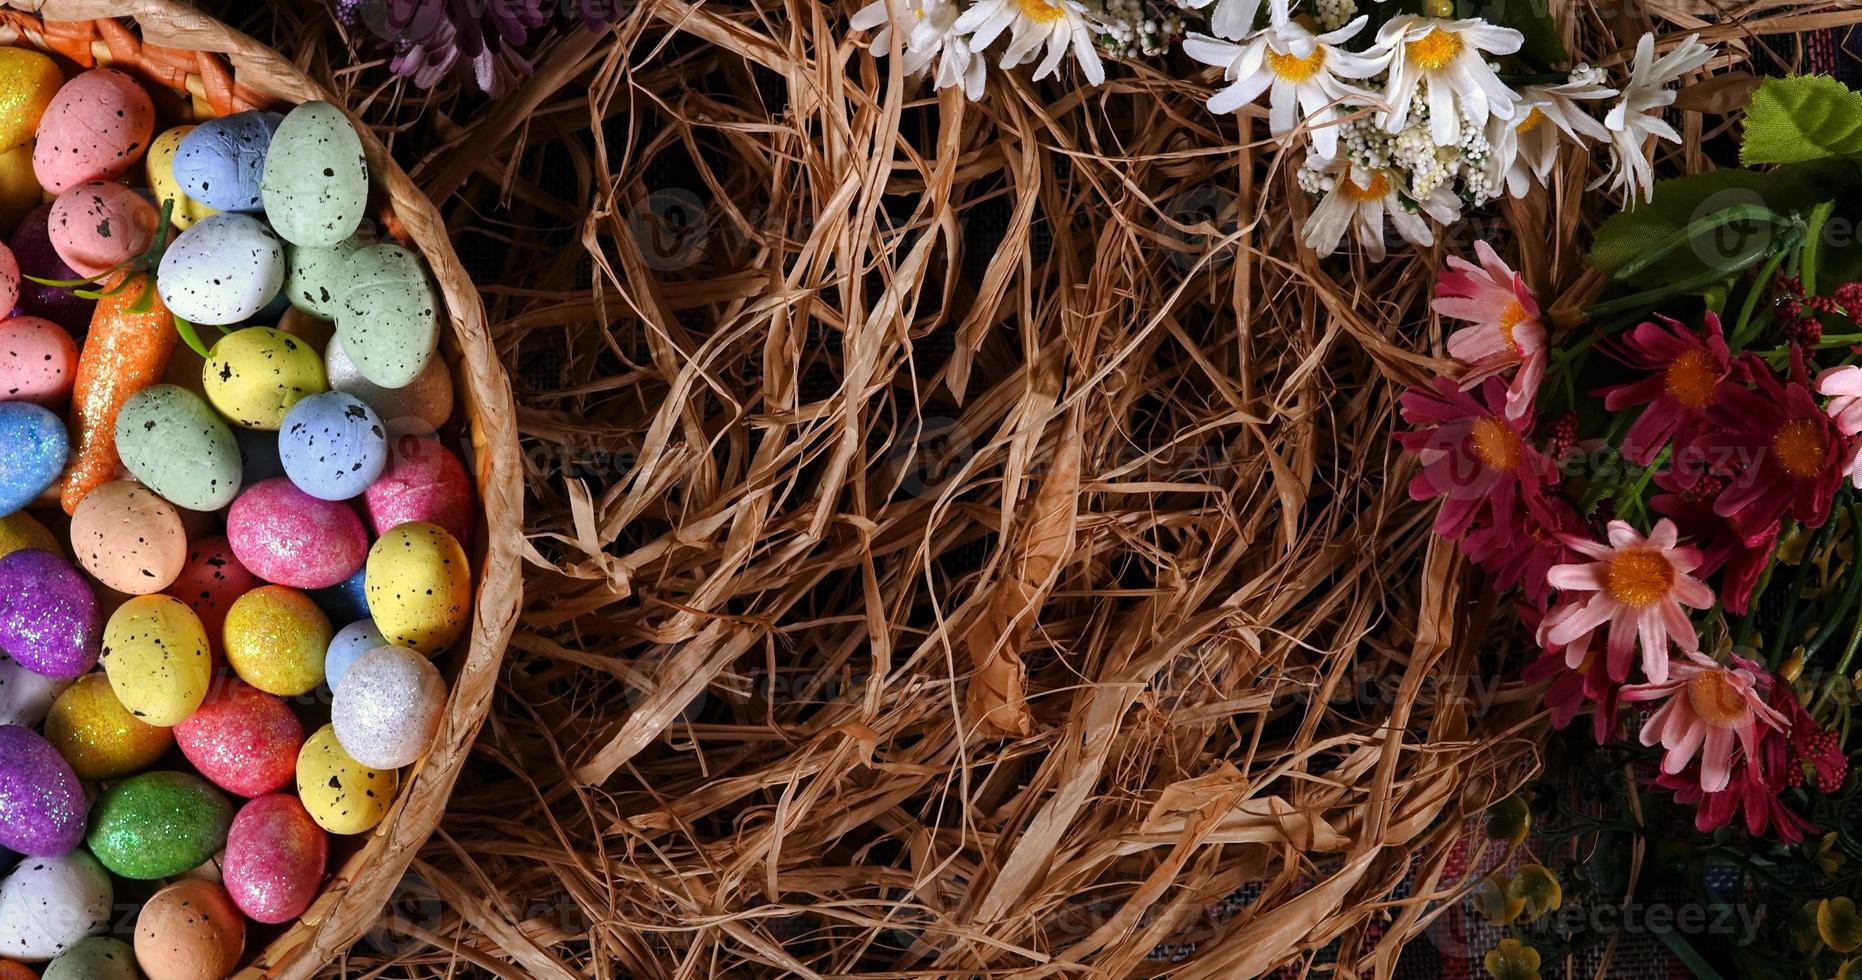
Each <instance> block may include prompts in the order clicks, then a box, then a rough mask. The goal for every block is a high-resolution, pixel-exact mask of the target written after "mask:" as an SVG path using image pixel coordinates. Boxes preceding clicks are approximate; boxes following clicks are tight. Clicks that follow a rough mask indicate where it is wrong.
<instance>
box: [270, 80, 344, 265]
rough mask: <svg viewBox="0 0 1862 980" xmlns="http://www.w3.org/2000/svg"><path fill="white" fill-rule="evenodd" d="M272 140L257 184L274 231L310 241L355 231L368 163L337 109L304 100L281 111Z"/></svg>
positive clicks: (331, 240) (324, 242) (328, 241)
mask: <svg viewBox="0 0 1862 980" xmlns="http://www.w3.org/2000/svg"><path fill="white" fill-rule="evenodd" d="M272 145H273V147H274V148H275V149H276V152H274V153H272V154H270V155H269V156H268V157H267V158H266V161H265V174H264V179H263V181H262V182H261V188H262V190H263V196H264V199H265V214H266V216H267V217H268V218H270V219H271V221H272V226H273V227H274V228H276V229H278V234H279V235H280V236H281V237H283V238H284V240H285V241H288V242H291V243H293V244H296V245H312V246H329V245H335V244H337V243H338V242H341V241H344V240H345V239H347V238H348V237H349V236H350V235H353V234H355V231H356V226H357V225H359V224H361V222H362V215H363V212H364V210H365V209H366V206H367V204H368V198H369V165H368V158H367V157H366V156H365V155H363V152H362V140H361V138H360V137H358V136H357V135H356V130H355V127H354V126H353V125H351V124H350V122H349V117H348V116H346V115H344V114H343V110H341V109H338V108H337V107H335V106H333V105H331V104H329V103H328V102H306V103H304V104H302V105H300V106H298V107H296V108H294V109H292V110H291V112H290V113H289V114H288V115H286V116H285V117H284V122H283V123H282V124H280V125H279V127H278V132H277V135H276V136H274V137H273V138H272Z"/></svg>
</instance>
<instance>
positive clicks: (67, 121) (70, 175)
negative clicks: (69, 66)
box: [32, 68, 155, 194]
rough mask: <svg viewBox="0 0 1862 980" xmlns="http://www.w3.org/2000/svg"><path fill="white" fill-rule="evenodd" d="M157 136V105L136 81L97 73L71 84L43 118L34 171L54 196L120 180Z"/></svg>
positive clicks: (105, 71)
mask: <svg viewBox="0 0 1862 980" xmlns="http://www.w3.org/2000/svg"><path fill="white" fill-rule="evenodd" d="M154 131H155V105H154V103H152V102H150V101H149V93H147V92H145V91H143V89H142V86H141V85H138V84H136V81H135V79H132V78H130V77H129V76H128V75H125V74H123V73H122V72H119V71H112V70H110V69H108V68H93V69H91V70H90V71H87V72H84V73H83V74H81V75H79V76H77V77H76V78H73V79H72V80H70V81H68V82H66V83H65V84H64V87H63V88H60V89H59V90H58V93H57V94H56V95H54V96H52V101H51V103H50V104H49V105H47V106H46V107H45V113H44V114H43V115H42V116H40V117H39V125H38V127H37V133H38V142H37V143H36V144H34V146H33V149H32V169H33V172H34V173H35V174H37V175H38V178H39V183H40V185H42V186H43V187H44V188H45V189H46V190H48V191H51V192H52V193H54V194H63V193H64V192H65V191H67V190H70V189H71V188H73V187H76V186H77V185H79V184H82V183H84V182H85V181H87V180H115V179H116V178H118V177H120V176H122V175H123V174H124V173H127V172H128V171H129V168H131V167H133V166H135V165H136V161H138V160H140V159H142V154H143V153H144V151H146V150H147V149H148V148H149V137H150V135H151V134H153V133H154Z"/></svg>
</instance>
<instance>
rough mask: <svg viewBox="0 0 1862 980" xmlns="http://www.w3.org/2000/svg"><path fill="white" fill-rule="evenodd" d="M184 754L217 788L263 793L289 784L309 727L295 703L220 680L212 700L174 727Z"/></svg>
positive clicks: (214, 687) (238, 792) (229, 679)
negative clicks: (294, 710) (293, 709)
mask: <svg viewBox="0 0 1862 980" xmlns="http://www.w3.org/2000/svg"><path fill="white" fill-rule="evenodd" d="M175 744H176V745H179V746H180V747H181V754H182V755H184V756H186V757H187V761H189V762H191V763H193V764H194V768H195V769H198V770H200V774H201V775H203V776H205V777H207V778H208V779H209V780H211V781H212V782H213V784H214V785H215V786H218V787H220V788H221V789H223V790H226V791H227V792H229V793H236V794H238V795H240V796H263V795H265V794H266V793H270V792H273V791H274V790H278V789H282V788H283V787H285V786H287V785H289V784H290V782H291V780H292V779H293V778H295V777H296V775H297V753H298V750H299V749H300V748H303V746H304V726H303V725H300V724H298V721H297V715H295V714H293V713H292V712H291V706H290V705H287V704H285V703H284V702H283V701H281V700H279V699H278V698H275V697H273V696H271V695H269V694H266V693H265V692H264V691H261V690H259V689H257V688H255V687H252V686H251V685H249V684H246V683H244V682H242V681H237V680H233V679H232V678H226V677H222V678H216V679H215V680H214V685H213V689H212V690H211V691H209V692H208V694H207V699H206V700H205V701H202V702H201V704H200V707H199V708H196V709H195V710H194V713H193V714H192V715H189V716H188V717H187V719H186V720H184V721H182V722H181V723H180V724H178V725H176V726H175Z"/></svg>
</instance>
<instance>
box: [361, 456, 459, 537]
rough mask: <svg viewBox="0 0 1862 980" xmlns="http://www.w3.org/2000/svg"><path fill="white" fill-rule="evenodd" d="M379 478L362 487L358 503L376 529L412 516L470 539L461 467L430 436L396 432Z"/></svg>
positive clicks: (382, 530) (382, 531)
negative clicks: (397, 433) (385, 465)
mask: <svg viewBox="0 0 1862 980" xmlns="http://www.w3.org/2000/svg"><path fill="white" fill-rule="evenodd" d="M392 449H393V452H392V453H391V454H390V456H389V458H388V466H387V468H386V469H385V470H383V471H382V474H381V477H380V479H377V480H376V481H375V482H374V483H372V484H370V485H369V487H368V489H367V490H365V491H363V495H362V501H363V505H364V506H365V507H366V508H367V510H368V515H369V523H370V524H371V525H373V526H374V528H375V533H376V534H378V535H379V534H386V533H387V532H388V530H389V529H390V528H394V527H396V526H399V525H401V524H408V523H412V522H414V521H426V522H427V523H429V524H438V525H439V526H441V527H443V528H445V529H446V530H447V533H449V534H451V535H452V536H453V537H454V538H456V539H458V540H459V541H461V542H465V541H470V540H471V539H472V531H473V522H474V520H475V517H474V514H475V512H476V505H475V504H474V502H473V499H472V480H471V478H470V477H468V476H467V475H466V471H465V466H463V465H462V464H461V463H460V462H459V457H457V456H454V455H453V454H452V452H451V451H450V450H448V449H447V448H446V447H445V446H444V445H441V443H440V440H439V439H438V438H435V437H433V436H414V435H403V436H398V437H396V438H395V440H394V444H393V447H392Z"/></svg>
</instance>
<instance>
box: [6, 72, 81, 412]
mask: <svg viewBox="0 0 1862 980" xmlns="http://www.w3.org/2000/svg"><path fill="white" fill-rule="evenodd" d="M4 50H6V49H5V48H0V51H4ZM77 373H78V345H77V343H76V342H74V341H73V340H72V339H71V335H70V334H69V333H67V332H65V328H63V327H61V326H59V325H58V324H56V323H53V322H52V321H50V320H47V319H44V318H42V317H36V316H16V317H13V318H12V319H10V320H6V321H0V401H22V402H36V403H37V404H40V405H56V404H58V403H59V402H62V401H64V400H65V398H66V397H68V396H69V395H70V394H71V380H72V379H73V378H75V377H76V376H77Z"/></svg>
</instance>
